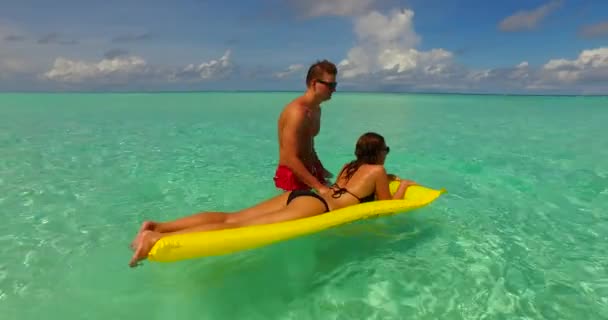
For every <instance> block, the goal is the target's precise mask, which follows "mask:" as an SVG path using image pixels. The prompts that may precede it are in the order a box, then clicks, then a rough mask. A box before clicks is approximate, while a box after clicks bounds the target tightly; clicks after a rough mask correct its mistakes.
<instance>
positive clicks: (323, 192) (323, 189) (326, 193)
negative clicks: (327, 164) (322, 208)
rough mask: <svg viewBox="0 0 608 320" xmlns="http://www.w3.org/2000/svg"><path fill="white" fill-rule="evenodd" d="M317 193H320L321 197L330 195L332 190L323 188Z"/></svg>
mask: <svg viewBox="0 0 608 320" xmlns="http://www.w3.org/2000/svg"><path fill="white" fill-rule="evenodd" d="M317 191H318V192H319V195H328V194H329V193H330V192H331V189H330V188H328V187H325V186H323V187H320V188H319V189H317Z"/></svg>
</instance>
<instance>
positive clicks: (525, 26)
mask: <svg viewBox="0 0 608 320" xmlns="http://www.w3.org/2000/svg"><path fill="white" fill-rule="evenodd" d="M560 5H561V0H552V1H551V2H549V3H547V4H545V5H542V6H540V7H538V8H536V9H534V10H521V11H518V12H516V13H515V14H513V15H511V16H508V17H506V18H505V19H504V20H502V21H501V22H500V24H499V25H498V28H499V29H500V30H502V31H522V30H531V29H534V28H535V27H536V26H537V25H538V23H539V22H540V21H542V20H543V19H544V18H546V17H547V16H548V15H549V14H550V13H551V12H553V11H555V10H556V9H557V8H558V7H559V6H560Z"/></svg>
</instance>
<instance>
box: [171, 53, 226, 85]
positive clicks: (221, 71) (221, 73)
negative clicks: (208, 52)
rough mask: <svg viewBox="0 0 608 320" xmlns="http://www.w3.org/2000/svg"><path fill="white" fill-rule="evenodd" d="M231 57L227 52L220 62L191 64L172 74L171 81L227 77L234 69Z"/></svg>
mask: <svg viewBox="0 0 608 320" xmlns="http://www.w3.org/2000/svg"><path fill="white" fill-rule="evenodd" d="M230 55H231V51H230V50H227V51H226V52H225V53H224V55H223V56H222V57H221V58H219V59H218V60H211V61H209V62H203V63H201V64H199V65H194V64H189V65H187V66H186V67H185V68H183V69H182V70H180V71H178V72H175V73H174V74H172V75H171V76H170V77H169V79H170V80H171V81H178V80H210V79H219V78H224V77H227V76H229V75H230V74H231V73H232V71H233V69H234V66H233V63H232V60H231V59H230Z"/></svg>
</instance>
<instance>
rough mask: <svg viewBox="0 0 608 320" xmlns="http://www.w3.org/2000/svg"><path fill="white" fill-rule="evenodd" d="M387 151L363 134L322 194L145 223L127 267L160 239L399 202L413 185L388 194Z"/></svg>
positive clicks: (300, 194) (379, 138) (403, 183)
mask: <svg viewBox="0 0 608 320" xmlns="http://www.w3.org/2000/svg"><path fill="white" fill-rule="evenodd" d="M389 151H390V149H389V147H388V146H387V145H386V143H385V141H384V138H383V137H382V136H381V135H379V134H377V133H373V132H368V133H365V134H363V135H362V136H361V137H360V138H359V140H358V141H357V144H356V147H355V156H356V159H355V160H353V161H351V162H350V163H347V164H346V165H344V167H343V168H342V170H341V171H340V174H339V175H338V177H337V179H336V183H335V184H334V185H332V186H331V188H330V191H329V192H327V193H324V194H317V193H315V192H313V191H309V190H305V191H303V190H297V191H292V192H289V193H284V194H281V195H279V196H276V197H273V198H271V199H269V200H266V201H264V202H262V203H260V204H258V205H255V206H253V207H250V208H247V209H244V210H241V211H239V212H235V213H231V214H229V213H224V212H201V213H197V214H194V215H191V216H188V217H185V218H181V219H177V220H174V221H171V222H153V221H146V222H144V223H143V224H142V226H141V228H140V230H139V232H138V234H137V236H136V237H135V240H133V243H132V244H131V247H132V248H133V249H134V250H135V253H134V254H133V257H132V258H131V261H130V262H129V265H130V266H131V267H133V266H135V265H136V264H137V262H138V261H139V260H142V259H145V257H147V255H148V252H149V251H150V249H151V248H152V247H153V246H154V244H155V243H156V242H157V241H158V240H159V239H160V238H161V237H163V236H166V235H172V234H181V233H190V232H199V231H211V230H220V229H229V228H239V227H245V226H251V225H260V224H270V223H277V222H283V221H288V220H296V219H301V218H306V217H310V216H314V215H319V214H322V213H325V212H328V211H331V210H337V209H340V208H344V207H348V206H352V205H355V204H358V203H362V202H369V201H373V200H389V199H403V196H404V194H405V190H406V189H407V187H408V186H410V185H412V184H414V182H412V181H409V180H400V184H399V187H398V188H397V191H396V192H395V194H394V195H393V196H391V193H390V189H389V182H390V180H399V179H398V178H397V177H395V176H393V175H390V177H389V175H388V174H387V173H386V170H385V169H384V160H385V159H386V155H387V154H388V153H389Z"/></svg>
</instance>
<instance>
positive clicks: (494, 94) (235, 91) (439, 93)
mask: <svg viewBox="0 0 608 320" xmlns="http://www.w3.org/2000/svg"><path fill="white" fill-rule="evenodd" d="M188 93H190V94H197V93H294V94H298V93H302V91H301V90H299V91H298V90H200V91H194V90H184V91H178V90H172V91H169V90H168V91H0V95H6V94H32V95H35V94H74V95H78V94H115V95H120V94H150V95H151V94H188ZM342 93H344V94H394V95H453V96H505V97H608V95H606V94H603V95H601V94H557V93H556V94H532V93H530V94H525V93H483V92H479V93H478V92H470V93H466V92H424V91H420V92H399V91H348V90H345V91H338V92H337V93H336V94H342Z"/></svg>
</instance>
